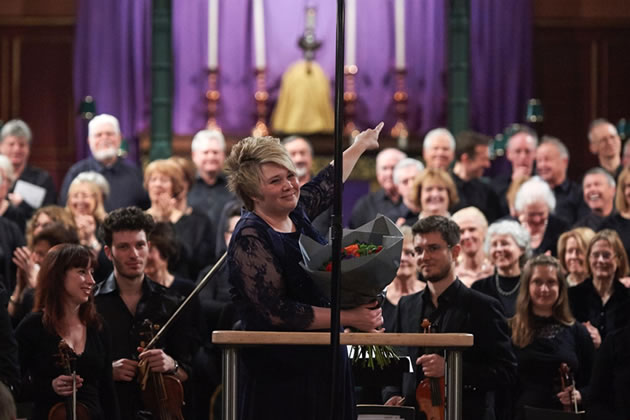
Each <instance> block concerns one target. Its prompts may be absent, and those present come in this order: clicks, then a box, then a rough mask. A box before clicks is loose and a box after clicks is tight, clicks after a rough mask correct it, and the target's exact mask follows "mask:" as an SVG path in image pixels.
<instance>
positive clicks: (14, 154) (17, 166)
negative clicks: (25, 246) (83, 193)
mask: <svg viewBox="0 0 630 420" xmlns="http://www.w3.org/2000/svg"><path fill="white" fill-rule="evenodd" d="M32 139H33V137H32V134H31V129H30V128H29V127H28V125H26V123H25V122H24V121H22V120H10V121H7V123H6V124H4V125H3V126H2V132H0V154H2V155H5V156H6V157H8V158H9V160H10V161H11V163H12V164H13V175H14V180H15V182H14V183H13V185H11V189H10V190H9V199H10V200H11V204H13V205H14V206H16V207H17V208H18V209H19V210H21V211H22V212H23V214H24V218H25V219H30V217H31V216H32V214H33V211H34V210H35V209H36V208H38V207H40V206H45V205H48V204H54V203H56V202H57V189H56V188H55V183H54V182H53V179H52V177H51V176H50V174H49V173H48V172H46V171H44V170H43V169H39V168H37V167H35V166H31V165H29V164H28V158H29V156H30V154H31V141H32ZM17 181H21V182H26V183H28V184H32V185H35V186H37V187H40V188H43V191H42V197H41V203H38V204H39V205H38V206H35V204H36V203H35V202H31V204H32V205H31V204H29V203H27V202H26V201H25V200H24V197H22V196H21V195H20V194H19V193H17V192H15V187H16V183H17Z"/></svg>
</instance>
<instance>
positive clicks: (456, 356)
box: [212, 331, 473, 420]
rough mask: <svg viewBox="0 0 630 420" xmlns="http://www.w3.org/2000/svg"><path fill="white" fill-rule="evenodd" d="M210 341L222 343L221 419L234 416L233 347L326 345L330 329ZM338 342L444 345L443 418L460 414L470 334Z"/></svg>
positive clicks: (453, 419) (363, 336) (235, 334)
mask: <svg viewBox="0 0 630 420" xmlns="http://www.w3.org/2000/svg"><path fill="white" fill-rule="evenodd" d="M212 342H213V343H214V344H217V345H220V346H223V420H236V398H237V395H236V394H237V392H236V390H237V386H236V378H237V375H236V367H237V351H238V348H239V347H243V346H264V345H287V346H306V345H308V346H312V345H319V346H328V345H330V333H325V332H276V331H214V332H213V333H212ZM340 343H341V344H342V345H364V344H368V345H369V344H374V345H384V346H403V347H405V346H413V347H440V348H444V349H446V375H445V376H446V377H445V381H444V382H445V386H446V394H445V395H446V416H445V418H446V420H461V418H462V394H461V393H462V350H463V349H464V348H466V347H471V346H472V345H473V336H472V335H471V334H389V333H388V334H381V333H343V334H341V335H340Z"/></svg>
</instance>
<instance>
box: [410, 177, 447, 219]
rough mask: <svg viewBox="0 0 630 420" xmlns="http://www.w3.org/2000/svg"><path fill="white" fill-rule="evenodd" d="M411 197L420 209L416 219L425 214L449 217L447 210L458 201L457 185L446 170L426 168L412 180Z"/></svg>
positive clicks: (425, 215)
mask: <svg viewBox="0 0 630 420" xmlns="http://www.w3.org/2000/svg"><path fill="white" fill-rule="evenodd" d="M410 194H411V199H412V200H413V202H414V204H415V206H416V207H417V208H418V209H420V214H419V215H418V219H422V218H423V217H427V216H444V217H450V213H449V210H450V209H451V208H453V207H455V206H456V205H457V203H459V196H458V195H457V187H456V186H455V183H454V182H453V178H451V176H450V175H449V174H448V172H446V171H443V170H442V169H432V168H427V169H425V170H424V171H422V172H420V174H419V175H418V176H417V177H416V178H415V179H414V180H413V184H412V189H411V193H410Z"/></svg>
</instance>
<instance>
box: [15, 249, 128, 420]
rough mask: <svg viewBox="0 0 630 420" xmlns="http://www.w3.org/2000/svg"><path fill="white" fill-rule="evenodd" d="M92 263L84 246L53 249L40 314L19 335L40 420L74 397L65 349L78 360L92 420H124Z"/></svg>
mask: <svg viewBox="0 0 630 420" xmlns="http://www.w3.org/2000/svg"><path fill="white" fill-rule="evenodd" d="M91 262H92V255H91V252H90V250H89V249H88V248H86V247H84V246H82V245H75V244H63V245H57V246H56V247H54V248H52V249H51V250H50V252H49V253H48V254H46V257H45V258H44V261H43V263H42V268H41V270H40V273H39V278H38V280H37V298H36V301H35V312H33V313H31V314H29V315H28V316H27V317H26V318H24V320H23V321H22V322H21V323H20V325H19V326H18V328H17V330H16V332H15V335H16V338H17V340H18V345H19V354H20V366H21V368H22V373H23V377H25V378H26V377H30V378H32V382H33V393H32V398H33V399H34V402H35V404H34V407H33V415H32V417H31V418H32V419H34V420H45V419H49V418H50V417H49V411H50V410H51V408H52V407H53V406H54V405H55V404H57V403H62V405H63V403H64V402H65V401H67V397H69V396H71V395H72V392H73V391H72V386H73V385H72V384H73V380H74V378H73V376H71V375H68V373H67V372H66V368H65V367H64V366H63V365H60V364H59V359H60V358H59V356H58V354H59V353H60V352H61V346H62V345H64V344H65V345H66V347H67V352H68V357H71V358H74V359H75V360H76V374H77V375H76V386H77V393H76V399H77V402H78V403H82V405H83V406H84V408H85V410H86V411H87V413H86V414H87V415H89V417H90V418H92V419H118V418H119V414H118V404H117V401H116V395H115V393H114V384H113V380H112V368H111V360H112V354H111V345H110V342H111V336H110V332H109V329H108V328H106V326H105V325H104V323H103V319H102V318H101V316H100V315H99V314H98V313H97V312H96V308H95V306H94V297H93V295H92V288H93V286H94V284H95V283H94V278H93V277H92V274H91ZM68 414H71V413H68ZM69 417H71V416H69ZM64 418H65V417H64Z"/></svg>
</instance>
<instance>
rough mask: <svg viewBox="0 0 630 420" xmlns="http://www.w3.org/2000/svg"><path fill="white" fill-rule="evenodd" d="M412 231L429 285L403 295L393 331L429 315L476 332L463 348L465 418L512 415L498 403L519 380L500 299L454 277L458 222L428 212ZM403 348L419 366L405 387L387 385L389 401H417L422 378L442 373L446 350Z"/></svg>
mask: <svg viewBox="0 0 630 420" xmlns="http://www.w3.org/2000/svg"><path fill="white" fill-rule="evenodd" d="M413 234H414V237H413V243H414V251H415V253H416V259H417V263H418V268H419V270H420V272H421V274H422V276H423V278H424V279H425V280H426V282H427V286H426V287H425V288H424V289H423V290H422V291H421V292H419V293H414V294H412V295H407V296H403V297H402V298H401V299H400V301H399V302H398V308H397V311H396V324H395V328H394V331H393V332H397V333H418V332H420V331H421V323H422V321H423V320H424V319H428V320H429V322H430V323H431V325H432V329H433V330H434V332H437V333H447V332H448V333H455V332H457V333H469V334H473V335H474V336H475V342H474V344H473V346H472V347H469V348H467V349H465V350H464V351H463V371H464V376H463V378H462V379H463V392H462V414H463V415H462V419H464V420H469V419H470V420H472V419H475V420H477V419H499V420H507V419H509V418H510V417H509V416H508V414H507V413H505V412H504V411H501V410H498V409H496V408H495V405H494V401H495V396H496V392H497V391H500V390H503V389H505V388H506V387H508V386H510V385H513V384H514V382H515V381H516V358H515V357H514V353H512V346H511V343H510V338H509V335H508V334H509V332H508V326H507V322H506V320H505V317H504V316H503V311H502V309H501V306H500V304H499V302H497V301H496V300H495V299H492V298H490V297H488V296H486V295H484V294H482V293H479V292H477V291H475V290H472V289H469V288H467V287H466V286H464V285H463V284H462V282H460V281H459V280H458V279H457V277H456V276H455V271H454V270H455V261H456V260H457V257H458V255H459V253H460V251H461V247H460V245H459V239H460V235H459V227H458V226H457V224H456V223H455V222H453V221H452V220H449V219H447V218H445V217H442V216H429V217H425V218H422V219H420V220H419V221H418V222H416V224H415V225H414V226H413ZM401 351H402V353H403V355H405V356H409V357H410V358H411V360H412V362H414V363H415V364H416V365H417V368H416V372H415V373H412V374H405V376H404V378H403V383H402V388H387V389H386V392H385V395H384V396H385V397H386V398H388V400H387V403H386V404H387V405H402V404H405V405H415V403H416V398H415V395H416V387H417V385H418V383H419V382H420V380H422V379H423V378H425V377H429V378H441V377H443V376H444V358H443V356H442V355H440V354H435V353H430V354H429V353H427V354H422V349H421V348H418V347H404V348H402V349H401ZM403 397H404V398H403Z"/></svg>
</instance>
